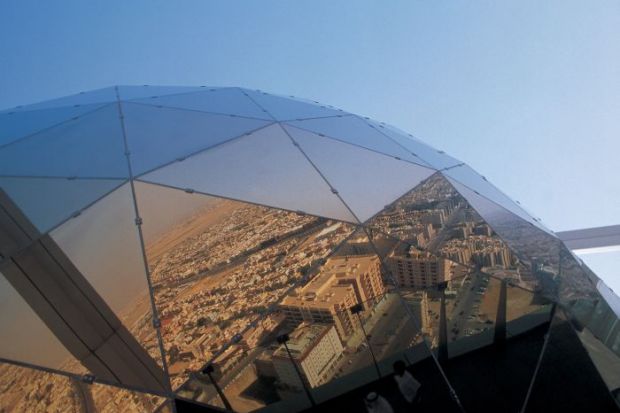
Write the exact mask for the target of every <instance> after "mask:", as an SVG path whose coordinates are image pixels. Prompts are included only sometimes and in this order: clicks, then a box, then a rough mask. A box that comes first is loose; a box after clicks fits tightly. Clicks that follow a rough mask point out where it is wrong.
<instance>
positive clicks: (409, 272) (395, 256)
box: [386, 244, 453, 289]
mask: <svg viewBox="0 0 620 413" xmlns="http://www.w3.org/2000/svg"><path fill="white" fill-rule="evenodd" d="M386 264H387V266H388V268H389V270H390V271H391V272H392V274H394V276H395V278H396V282H397V283H398V284H399V286H400V287H406V288H415V289H422V288H429V287H431V286H434V285H437V284H438V283H442V282H446V281H450V280H451V279H452V274H453V273H452V271H451V269H452V264H451V263H450V261H448V260H447V259H445V258H441V257H437V256H434V255H432V254H430V253H428V252H424V251H419V250H417V249H415V248H413V247H410V246H406V245H404V244H403V245H400V246H398V247H397V248H395V249H394V251H392V253H391V254H390V255H388V257H387V260H386Z"/></svg>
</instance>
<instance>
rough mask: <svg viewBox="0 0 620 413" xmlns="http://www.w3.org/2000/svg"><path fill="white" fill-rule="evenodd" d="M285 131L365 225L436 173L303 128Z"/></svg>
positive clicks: (288, 127)
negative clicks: (368, 220)
mask: <svg viewBox="0 0 620 413" xmlns="http://www.w3.org/2000/svg"><path fill="white" fill-rule="evenodd" d="M285 129H286V130H287V132H288V133H290V135H291V136H292V137H293V139H295V141H296V142H297V143H299V146H300V148H301V149H302V150H303V151H304V153H305V154H306V155H307V156H308V158H310V160H311V161H312V162H313V163H314V165H315V166H316V167H317V168H318V169H319V171H321V173H322V174H323V176H324V177H325V179H326V180H327V181H328V182H329V183H330V185H331V186H332V187H333V188H334V189H335V190H336V191H337V192H338V194H339V195H340V196H341V197H342V199H343V200H344V202H346V204H347V205H348V207H349V208H351V210H352V211H353V212H354V213H355V215H356V216H357V218H358V219H359V220H360V221H361V222H364V221H366V220H367V219H368V218H370V217H371V216H373V215H374V214H376V213H377V212H379V211H380V210H382V209H383V208H384V207H385V205H387V204H389V203H390V202H392V201H393V200H394V199H395V198H398V197H400V196H402V195H403V194H404V193H405V192H407V191H408V190H409V189H411V188H412V187H414V186H416V185H417V184H418V183H419V182H420V181H422V180H423V179H425V178H427V177H429V176H430V175H431V174H432V173H433V172H434V171H433V170H432V169H430V168H426V167H423V166H419V165H416V164H413V163H410V162H407V161H403V160H399V159H395V158H393V157H391V156H386V155H382V154H380V153H377V152H373V151H369V150H367V149H364V148H359V147H355V146H353V145H349V144H346V143H342V142H338V141H336V140H334V139H329V138H326V137H321V136H319V135H317V134H314V133H311V132H308V131H305V130H302V129H297V128H294V127H291V126H285Z"/></svg>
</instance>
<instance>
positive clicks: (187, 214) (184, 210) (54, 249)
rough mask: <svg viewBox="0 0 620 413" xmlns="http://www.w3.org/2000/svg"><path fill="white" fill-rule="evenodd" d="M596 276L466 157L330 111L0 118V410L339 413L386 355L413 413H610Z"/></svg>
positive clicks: (149, 110)
mask: <svg viewBox="0 0 620 413" xmlns="http://www.w3.org/2000/svg"><path fill="white" fill-rule="evenodd" d="M604 287H605V286H604V285H603V284H602V283H601V281H600V280H599V279H598V278H597V277H596V275H594V274H593V273H592V272H591V271H590V270H589V269H588V268H587V267H586V266H585V265H583V263H581V262H580V261H579V259H578V258H576V257H575V256H574V255H573V254H572V252H571V251H570V250H569V249H568V248H567V247H566V246H565V245H564V244H563V243H562V241H561V240H560V239H558V237H557V236H556V235H555V234H554V233H553V232H552V231H550V230H549V229H547V228H546V227H545V226H544V225H542V224H541V223H540V222H539V221H538V220H537V219H535V218H533V217H532V216H531V215H530V214H529V213H528V212H526V211H525V210H524V209H523V208H521V206H519V205H518V204H517V203H515V202H513V201H512V200H511V199H510V198H508V197H507V196H506V195H504V194H503V193H502V192H501V191H499V190H498V189H497V188H495V187H494V186H493V185H491V184H490V183H489V182H488V181H487V179H486V178H484V177H482V176H481V175H479V174H478V173H476V172H475V171H474V170H473V169H471V168H470V167H469V166H467V165H466V164H464V163H463V162H461V161H459V160H456V159H454V158H452V157H450V156H449V155H447V154H445V153H444V152H442V151H438V150H436V149H434V148H432V147H431V146H429V145H427V144H426V143H424V142H422V141H420V140H419V139H417V138H415V137H413V136H411V135H409V134H407V133H404V132H402V131H400V130H398V129H396V128H394V127H392V126H389V125H386V124H383V123H381V122H376V121H374V120H371V119H368V118H364V117H360V116H357V115H355V114H351V113H348V112H345V111H343V110H341V109H337V108H334V107H331V106H328V105H322V104H319V103H317V102H312V101H306V100H303V99H296V98H291V97H281V96H276V95H272V94H268V93H264V92H261V91H255V90H248V89H243V88H235V87H226V88H205V87H157V86H139V87H130V86H118V87H110V88H104V89H100V90H95V91H91V92H86V93H80V94H77V95H73V96H68V97H64V98H60V99H56V100H52V101H47V102H42V103H37V104H33V105H28V106H23V107H19V108H15V109H8V110H4V111H1V112H0V309H1V310H2V311H0V337H1V340H0V388H2V392H1V394H0V410H3V411H4V410H6V411H69V412H72V411H119V410H123V411H139V412H144V411H172V410H174V409H175V408H178V411H182V410H183V409H184V408H186V407H187V406H188V405H189V404H192V403H193V408H195V409H198V408H199V406H202V407H203V408H204V409H209V407H208V406H212V407H214V408H227V409H233V410H235V411H239V412H249V411H259V410H261V409H269V410H277V411H287V412H294V411H302V410H304V409H319V410H320V409H323V411H330V409H332V410H334V409H340V408H347V409H348V410H350V411H356V410H359V409H363V408H364V407H363V405H362V404H361V400H362V398H363V396H364V394H361V393H359V392H363V391H366V390H367V389H368V388H369V386H371V387H373V388H376V389H377V391H379V392H385V391H384V390H385V389H386V388H388V387H389V386H388V385H389V384H390V383H392V378H391V377H390V375H391V374H392V364H393V363H394V362H395V361H398V360H402V361H405V362H406V363H407V365H408V366H409V368H410V369H411V370H412V371H413V372H414V375H415V376H416V378H417V379H418V380H419V381H420V382H421V383H422V384H423V387H422V389H423V400H424V402H423V403H421V404H420V405H419V410H420V411H430V410H431V409H433V411H455V412H457V411H472V412H480V411H500V410H506V411H521V412H526V413H530V412H536V411H543V410H544V411H548V410H549V409H550V407H549V406H556V407H557V410H563V411H570V409H581V408H583V409H590V410H595V411H613V409H614V408H615V407H614V401H613V398H612V392H613V391H614V390H615V389H617V388H618V387H620V381H618V374H617V372H618V371H620V370H619V368H620V367H618V366H619V365H620V364H619V363H620V324H619V322H618V316H617V314H616V313H615V312H614V311H613V309H612V307H610V306H609V304H608V301H607V300H608V299H609V298H610V297H613V294H611V295H610V294H608V291H607V290H606V289H604ZM601 290H603V291H604V293H605V297H607V298H604V297H603V295H601V293H600V292H599V291H601ZM296 300H297V301H299V302H296ZM293 310H295V311H297V310H299V311H297V313H299V314H297V313H295V311H293ZM295 314H297V315H298V317H297V318H295V317H296V315H295ZM293 318H295V319H293ZM302 322H303V323H302ZM302 329H306V330H308V331H311V332H313V334H305V333H304V332H303V331H302ZM304 331H305V330H304ZM286 340H290V348H289V350H290V349H293V352H295V351H297V352H298V353H299V354H297V353H295V354H293V356H291V357H290V359H287V357H288V353H287V352H286V351H283V348H284V349H286V346H284V344H285V343H287V342H288V341H286ZM328 344H329V345H328ZM287 345H288V344H287ZM329 349H331V350H329ZM334 349H336V350H334ZM328 350H329V351H328ZM291 354H292V353H291ZM274 360H275V361H274ZM566 366H571V367H570V368H573V369H578V374H576V371H572V370H570V368H568V367H566ZM567 369H568V370H567ZM473 372H475V374H474V373H473ZM304 375H305V376H304ZM283 377H285V378H283ZM304 385H306V386H304ZM382 386H383V387H382ZM386 386H388V387H386ZM175 400H176V404H175V403H173V402H174V401H175ZM392 401H393V402H394V403H395V404H396V405H397V404H398V401H397V400H392ZM315 405H316V406H315ZM175 406H176V407H175ZM205 411H207V410H205Z"/></svg>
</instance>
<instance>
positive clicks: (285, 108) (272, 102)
mask: <svg viewBox="0 0 620 413" xmlns="http://www.w3.org/2000/svg"><path fill="white" fill-rule="evenodd" d="M241 91H242V92H243V93H244V94H246V95H247V96H248V97H249V98H250V99H252V100H253V101H254V102H255V103H256V104H257V105H258V106H259V107H260V108H261V109H263V110H265V111H266V113H268V114H269V115H271V116H272V117H273V119H275V120H295V119H307V118H321V117H326V116H337V115H342V114H344V112H342V111H341V110H337V109H332V108H329V107H327V106H324V105H319V104H311V103H307V102H303V101H300V100H295V99H291V98H289V97H280V96H277V95H272V94H270V93H266V92H259V91H254V90H249V89H241Z"/></svg>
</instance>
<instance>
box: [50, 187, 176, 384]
mask: <svg viewBox="0 0 620 413" xmlns="http://www.w3.org/2000/svg"><path fill="white" fill-rule="evenodd" d="M139 224H140V220H139V219H138V218H137V217H136V212H135V209H134V201H133V197H132V190H131V186H130V185H129V184H128V183H127V184H125V185H123V186H122V187H120V188H118V189H117V190H115V191H114V192H112V193H110V194H109V195H108V196H106V197H105V198H103V199H102V200H100V201H99V202H97V203H95V204H94V205H93V206H91V207H90V208H88V209H86V210H85V211H84V212H83V213H82V214H81V215H79V216H76V217H75V218H73V219H71V220H69V221H67V222H65V223H64V224H63V225H61V226H59V227H58V228H56V229H54V230H53V231H52V232H51V233H50V235H51V238H50V239H49V240H48V241H49V242H48V243H47V244H46V248H47V249H48V250H49V251H52V253H53V255H54V257H55V259H56V260H57V261H58V262H59V263H60V264H61V265H62V266H63V269H64V271H66V272H67V274H69V276H70V277H71V278H72V280H73V281H72V282H73V284H74V285H75V286H76V287H75V288H77V289H79V290H80V292H81V294H83V295H84V296H85V297H87V299H88V303H90V304H89V305H90V306H92V307H94V309H93V310H94V311H95V312H96V313H97V314H99V315H100V316H99V317H98V318H88V319H86V320H85V321H86V323H87V326H88V327H89V328H91V329H95V330H96V331H97V332H98V334H102V335H104V337H108V336H110V337H109V338H106V339H105V340H103V342H101V343H100V341H101V339H100V338H99V337H98V336H97V335H93V334H92V333H91V332H90V331H87V330H86V327H84V329H85V330H84V333H82V332H80V331H77V330H76V333H77V334H80V335H83V336H84V337H83V339H84V340H89V341H88V342H89V343H92V345H93V346H95V347H94V350H93V352H94V354H95V355H96V356H97V357H98V358H99V359H102V360H104V362H105V364H106V365H107V366H109V368H110V369H112V371H113V372H114V377H116V378H118V380H119V381H120V383H122V384H126V385H134V386H138V387H141V388H146V389H151V390H159V391H166V388H167V387H168V384H167V383H168V382H167V380H168V379H167V376H166V375H165V372H164V371H163V363H162V355H161V347H160V343H159V340H158V336H157V329H156V323H154V318H153V311H152V310H153V305H152V301H151V294H150V289H149V283H148V278H147V273H146V266H145V262H144V259H143V253H142V248H141V239H140V238H139V232H138V225H139ZM76 293H77V292H76ZM83 307H84V308H83V309H82V310H81V311H82V312H83V313H85V316H88V315H89V313H88V312H89V311H91V309H90V307H88V306H87V304H83ZM87 307H88V308H87ZM78 311H80V309H78ZM93 317H94V316H93ZM78 327H79V328H81V324H79V323H77V322H76V327H75V328H76V329H77V328H78ZM107 328H111V329H112V331H111V332H110V333H107V332H106V329H107ZM87 333H88V334H91V335H90V336H88V335H87ZM96 345H98V347H97V346H96ZM118 357H120V358H121V360H119V359H118Z"/></svg>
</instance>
